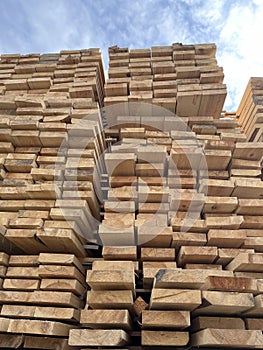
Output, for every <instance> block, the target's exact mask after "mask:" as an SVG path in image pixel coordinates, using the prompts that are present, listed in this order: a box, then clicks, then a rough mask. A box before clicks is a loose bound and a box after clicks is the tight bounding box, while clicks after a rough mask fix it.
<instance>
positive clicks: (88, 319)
mask: <svg viewBox="0 0 263 350" xmlns="http://www.w3.org/2000/svg"><path fill="white" fill-rule="evenodd" d="M80 323H81V324H82V325H84V326H85V327H89V328H92V329H104V328H106V329H115V328H117V329H123V330H126V331H129V330H132V322H131V318H130V315H129V311H128V310H110V309H108V310H82V311H81V319H80Z"/></svg>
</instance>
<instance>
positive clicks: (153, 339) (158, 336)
mask: <svg viewBox="0 0 263 350" xmlns="http://www.w3.org/2000/svg"><path fill="white" fill-rule="evenodd" d="M188 342H189V334H188V332H172V331H146V330H142V345H143V346H185V345H187V344H188Z"/></svg>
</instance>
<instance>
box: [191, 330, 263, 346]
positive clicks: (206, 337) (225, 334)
mask: <svg viewBox="0 0 263 350" xmlns="http://www.w3.org/2000/svg"><path fill="white" fill-rule="evenodd" d="M191 344H192V346H197V347H209V346H210V347H211V346H215V347H217V346H220V347H226V348H227V347H229V348H244V347H246V348H255V347H259V348H261V347H262V346H263V337H262V333H261V331H256V330H253V331H251V330H238V329H216V328H215V329H213V328H207V329H204V330H201V331H199V332H197V333H195V334H194V335H193V336H192V342H191Z"/></svg>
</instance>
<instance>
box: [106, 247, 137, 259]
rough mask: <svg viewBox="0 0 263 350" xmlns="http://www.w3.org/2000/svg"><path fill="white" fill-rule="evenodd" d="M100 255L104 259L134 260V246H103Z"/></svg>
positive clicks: (135, 252) (135, 253) (135, 254)
mask: <svg viewBox="0 0 263 350" xmlns="http://www.w3.org/2000/svg"><path fill="white" fill-rule="evenodd" d="M102 256H103V258H104V259H105V260H136V259H137V247H136V246H127V247H125V246H120V247H119V246H117V247H114V246H103V248H102Z"/></svg>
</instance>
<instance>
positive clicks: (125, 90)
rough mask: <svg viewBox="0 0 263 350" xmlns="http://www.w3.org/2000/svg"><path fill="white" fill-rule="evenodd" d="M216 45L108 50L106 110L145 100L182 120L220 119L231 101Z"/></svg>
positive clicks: (174, 45)
mask: <svg viewBox="0 0 263 350" xmlns="http://www.w3.org/2000/svg"><path fill="white" fill-rule="evenodd" d="M215 54H216V46H215V45H214V44H200V45H182V44H173V45H172V46H154V47H152V48H151V49H131V50H128V49H121V48H119V47H116V46H114V47H111V48H109V56H110V57H109V58H110V62H109V79H108V80H107V83H106V85H105V96H106V97H105V100H104V103H105V106H108V105H111V104H115V103H120V102H122V103H124V102H145V103H152V104H157V105H159V106H162V107H164V108H166V109H168V110H170V111H171V112H173V113H176V114H177V115H179V116H180V117H183V116H199V115H200V116H214V117H220V115H221V112H222V108H223V105H224V101H225V97H226V86H225V85H224V84H223V79H224V74H223V69H222V68H221V67H219V66H218V65H217V60H216V58H215Z"/></svg>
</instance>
